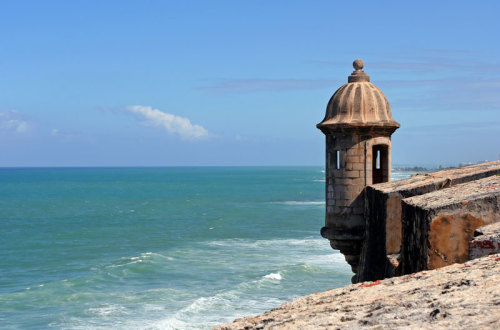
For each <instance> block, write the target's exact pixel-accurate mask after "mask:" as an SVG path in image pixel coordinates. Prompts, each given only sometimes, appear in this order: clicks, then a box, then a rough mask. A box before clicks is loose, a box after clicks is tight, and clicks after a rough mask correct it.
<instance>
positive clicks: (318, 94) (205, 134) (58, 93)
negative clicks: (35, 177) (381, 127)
mask: <svg viewBox="0 0 500 330" xmlns="http://www.w3.org/2000/svg"><path fill="white" fill-rule="evenodd" d="M499 15H500V2H498V1H477V2H471V1H439V2H438V1H418V2H417V1H414V2H403V1H366V2H363V1H357V2H355V3H353V2H348V1H344V2H340V1H290V0H288V1H216V0H214V1H123V0H121V1H2V2H1V10H0V41H1V44H2V47H0V154H1V157H0V166H204V165H322V164H323V163H324V136H323V134H322V133H321V132H320V131H319V130H317V129H316V128H315V124H316V123H318V122H320V121H321V120H322V119H323V116H324V112H325V108H326V104H327V102H328V100H329V98H330V97H331V95H332V94H333V93H334V92H335V90H336V89H337V88H339V87H340V86H341V85H342V84H344V83H346V82H347V76H348V75H349V74H350V73H351V72H352V70H353V69H352V66H351V64H352V61H353V60H354V59H356V58H361V59H363V60H364V62H365V72H366V73H368V74H369V75H370V77H371V81H372V82H373V83H374V84H376V85H377V86H378V87H380V88H381V89H382V90H383V91H384V93H385V94H386V96H387V97H388V99H389V102H390V103H391V108H392V113H393V116H394V118H395V119H396V120H397V121H398V122H400V123H401V128H400V129H399V130H398V131H396V133H394V135H393V164H408V165H410V164H418V165H437V164H443V165H455V164H457V163H460V162H468V161H479V160H496V159H498V157H499V154H500V145H499V139H498V134H499V132H500V43H499V42H498V40H499V37H498V34H499V33H500V20H498V16H499Z"/></svg>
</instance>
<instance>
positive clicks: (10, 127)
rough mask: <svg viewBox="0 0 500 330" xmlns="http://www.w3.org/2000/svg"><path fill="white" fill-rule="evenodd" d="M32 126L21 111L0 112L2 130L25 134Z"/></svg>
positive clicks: (0, 128) (0, 127)
mask: <svg viewBox="0 0 500 330" xmlns="http://www.w3.org/2000/svg"><path fill="white" fill-rule="evenodd" d="M30 128H31V124H30V123H29V122H28V121H27V120H26V119H25V118H24V116H23V115H21V114H20V113H19V112H17V111H13V110H6V111H2V112H0V130H4V131H14V132H16V133H19V134H23V133H26V132H28V131H29V130H30Z"/></svg>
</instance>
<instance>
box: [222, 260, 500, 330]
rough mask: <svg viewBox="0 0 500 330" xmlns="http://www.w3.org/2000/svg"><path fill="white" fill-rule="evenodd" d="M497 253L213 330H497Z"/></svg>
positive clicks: (333, 293)
mask: <svg viewBox="0 0 500 330" xmlns="http://www.w3.org/2000/svg"><path fill="white" fill-rule="evenodd" d="M499 261H500V254H497V255H492V256H487V257H483V258H480V259H475V260H472V261H469V262H467V263H465V264H454V265H451V266H448V267H444V268H440V269H437V270H432V271H427V272H421V273H417V274H413V275H408V276H401V277H394V278H391V279H386V280H382V281H376V282H364V283H360V284H353V285H349V286H346V287H344V288H339V289H335V290H329V291H327V292H320V293H315V294H312V295H309V296H306V297H302V298H299V299H297V300H294V301H292V302H288V303H285V304H283V305H281V306H280V307H278V308H275V309H273V310H271V311H268V312H266V313H264V314H262V315H259V316H254V317H245V318H241V319H237V320H235V321H234V322H233V323H228V324H224V325H219V326H217V327H215V329H219V330H222V329H225V330H229V329H359V328H370V329H408V328H411V329H436V328H438V329H441V328H448V329H499V328H500V262H499Z"/></svg>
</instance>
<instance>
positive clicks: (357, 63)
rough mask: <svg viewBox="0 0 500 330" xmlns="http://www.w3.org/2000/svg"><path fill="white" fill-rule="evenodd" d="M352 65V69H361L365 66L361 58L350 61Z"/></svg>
mask: <svg viewBox="0 0 500 330" xmlns="http://www.w3.org/2000/svg"><path fill="white" fill-rule="evenodd" d="M352 66H353V67H354V70H362V69H363V67H364V66H365V62H363V60H361V59H359V58H358V59H356V60H354V62H352Z"/></svg>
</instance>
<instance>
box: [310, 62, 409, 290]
mask: <svg viewBox="0 0 500 330" xmlns="http://www.w3.org/2000/svg"><path fill="white" fill-rule="evenodd" d="M363 66H364V63H363V61H361V60H359V59H358V60H355V61H354V63H353V67H354V69H355V71H354V72H353V73H352V74H351V75H350V76H349V78H348V83H347V84H345V85H343V86H342V87H340V88H339V89H338V90H337V91H336V92H335V93H334V94H333V96H332V98H331V99H330V101H329V102H328V106H327V108H326V115H325V118H324V119H323V121H322V122H321V123H319V124H318V125H317V126H316V127H317V128H318V129H320V130H321V131H322V132H323V133H324V134H325V136H326V191H325V192H326V215H325V226H324V227H323V228H322V229H321V235H322V236H323V237H325V238H327V239H329V240H330V245H331V247H332V248H333V249H337V250H340V252H341V253H342V254H344V256H345V258H346V261H347V262H348V263H349V264H350V265H351V268H352V270H353V272H354V273H357V271H358V265H359V259H360V254H361V247H362V243H363V237H364V232H365V216H364V213H365V210H364V209H365V203H364V189H365V187H366V186H367V185H371V184H374V183H381V182H386V181H389V180H390V176H391V135H392V133H393V132H394V131H395V130H396V129H397V128H398V127H399V126H400V125H399V124H398V123H397V122H396V121H395V120H394V119H393V118H392V115H391V108H390V105H389V102H388V101H387V98H386V97H385V95H384V94H383V93H382V91H381V90H380V89H379V88H378V87H376V86H375V85H373V84H372V83H370V77H369V76H368V75H367V74H366V73H365V72H364V71H363V70H362V69H363ZM355 281H356V276H354V277H353V282H355Z"/></svg>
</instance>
